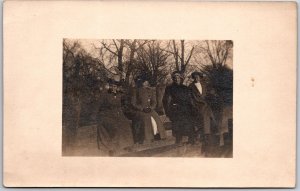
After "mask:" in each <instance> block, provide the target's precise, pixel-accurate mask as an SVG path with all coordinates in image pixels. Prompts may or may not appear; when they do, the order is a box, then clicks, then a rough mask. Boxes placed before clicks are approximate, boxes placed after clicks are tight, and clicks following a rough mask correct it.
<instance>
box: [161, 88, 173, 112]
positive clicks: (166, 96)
mask: <svg viewBox="0 0 300 191" xmlns="http://www.w3.org/2000/svg"><path fill="white" fill-rule="evenodd" d="M162 102H163V107H164V110H165V114H166V115H167V116H169V115H170V114H169V106H170V103H171V95H170V88H169V87H166V90H165V94H164V96H163V99H162Z"/></svg>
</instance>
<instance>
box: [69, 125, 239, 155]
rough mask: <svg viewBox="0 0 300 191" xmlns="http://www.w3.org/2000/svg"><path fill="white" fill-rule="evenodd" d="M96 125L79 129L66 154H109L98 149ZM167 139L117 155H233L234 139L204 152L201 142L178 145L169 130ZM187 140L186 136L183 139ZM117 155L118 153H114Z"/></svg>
mask: <svg viewBox="0 0 300 191" xmlns="http://www.w3.org/2000/svg"><path fill="white" fill-rule="evenodd" d="M168 131H171V130H168ZM96 132H97V129H96V125H91V126H85V127H81V128H79V129H78V131H77V134H76V135H75V141H74V143H73V144H72V146H68V147H66V148H65V149H64V152H63V155H64V156H109V153H108V151H105V150H102V149H98V145H97V136H96ZM168 134H169V136H168V138H167V139H166V140H159V141H154V142H152V143H148V144H143V145H134V146H133V147H131V148H130V149H129V150H124V151H123V152H122V153H118V154H117V156H123V157H200V158H203V157H213V158H215V157H221V158H229V157H233V156H232V141H231V139H228V138H226V139H225V145H224V146H219V144H218V141H215V142H216V143H214V144H213V145H212V146H211V147H209V148H208V149H206V151H207V152H206V153H205V152H203V147H202V143H201V142H197V143H196V144H195V145H188V144H182V145H176V144H175V139H174V137H172V136H171V133H170V132H168ZM183 141H184V142H185V141H186V137H185V138H184V140H183ZM114 156H116V155H114Z"/></svg>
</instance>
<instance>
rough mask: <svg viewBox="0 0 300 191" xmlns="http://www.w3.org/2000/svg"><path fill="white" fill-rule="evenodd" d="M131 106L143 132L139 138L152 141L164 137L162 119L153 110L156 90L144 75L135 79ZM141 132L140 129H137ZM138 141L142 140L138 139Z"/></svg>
mask: <svg viewBox="0 0 300 191" xmlns="http://www.w3.org/2000/svg"><path fill="white" fill-rule="evenodd" d="M131 103H132V106H133V108H135V110H136V111H138V112H137V115H136V117H137V118H138V119H137V121H140V122H141V124H142V126H143V127H144V128H143V133H142V134H140V135H139V136H140V139H141V140H143V141H144V142H152V141H153V140H154V139H165V138H166V132H165V128H164V126H163V123H162V121H161V120H160V118H159V116H158V114H157V113H156V111H155V107H156V91H155V89H153V88H151V87H150V85H149V81H148V79H147V77H146V76H139V77H138V78H137V79H136V90H135V93H134V95H133V97H132V100H131ZM139 132H141V131H139ZM139 142H140V143H141V142H142V141H139Z"/></svg>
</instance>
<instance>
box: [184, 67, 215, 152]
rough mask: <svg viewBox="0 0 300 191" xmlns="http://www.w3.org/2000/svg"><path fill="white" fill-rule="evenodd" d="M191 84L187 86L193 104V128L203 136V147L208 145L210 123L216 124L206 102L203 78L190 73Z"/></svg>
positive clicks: (197, 74)
mask: <svg viewBox="0 0 300 191" xmlns="http://www.w3.org/2000/svg"><path fill="white" fill-rule="evenodd" d="M191 76H192V78H193V80H194V81H193V83H191V84H190V85H189V88H190V90H191V95H192V103H193V109H194V111H195V112H194V113H193V121H194V123H195V126H196V127H197V128H198V130H199V131H200V132H201V135H204V136H203V137H204V146H206V144H209V137H210V136H209V135H210V134H211V121H213V122H216V120H215V117H214V115H213V112H212V110H211V108H210V106H209V105H208V104H207V102H206V97H207V90H206V88H207V86H206V84H205V80H204V76H203V74H202V73H200V72H193V73H192V75H191Z"/></svg>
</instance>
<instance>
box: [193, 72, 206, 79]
mask: <svg viewBox="0 0 300 191" xmlns="http://www.w3.org/2000/svg"><path fill="white" fill-rule="evenodd" d="M191 76H192V78H193V79H195V78H196V76H199V77H200V78H203V76H204V75H203V74H202V73H201V72H197V71H196V72H193V73H192V74H191Z"/></svg>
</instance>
